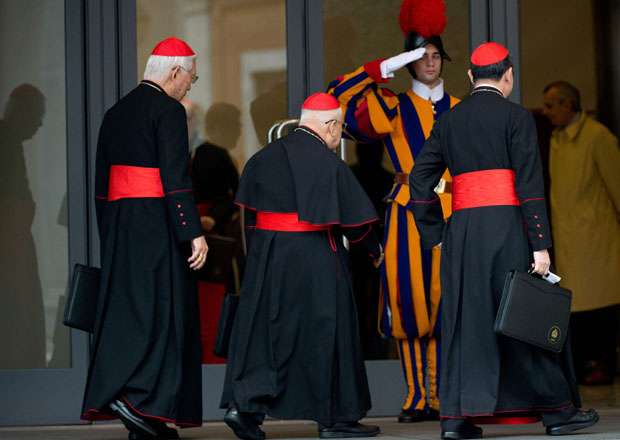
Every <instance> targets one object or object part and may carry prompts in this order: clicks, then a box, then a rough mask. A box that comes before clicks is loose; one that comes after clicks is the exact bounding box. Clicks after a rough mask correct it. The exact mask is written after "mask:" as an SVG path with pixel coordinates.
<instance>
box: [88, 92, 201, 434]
mask: <svg viewBox="0 0 620 440" xmlns="http://www.w3.org/2000/svg"><path fill="white" fill-rule="evenodd" d="M96 166H97V168H96V187H95V192H96V203H97V222H98V226H99V234H100V239H101V266H102V280H101V291H100V296H99V303H98V307H97V320H96V324H95V332H94V335H93V344H92V356H91V363H90V368H89V373H88V382H87V386H86V393H85V397H84V404H83V417H84V418H86V419H90V420H96V419H105V418H110V417H112V416H113V414H112V413H111V412H110V411H109V409H108V408H107V405H108V404H109V403H110V401H112V400H114V399H117V398H122V399H125V400H126V401H127V403H128V404H129V405H131V406H132V407H134V408H135V409H136V410H137V411H139V412H140V413H143V414H144V415H146V416H154V417H158V418H159V419H160V420H161V419H163V420H166V421H170V422H174V423H176V424H178V425H180V426H194V425H200V424H201V420H202V385H201V363H200V359H201V345H200V330H199V322H198V319H199V317H198V305H197V292H196V285H195V280H194V279H193V276H192V274H191V273H190V272H191V271H190V269H189V267H188V263H187V258H188V257H189V255H190V253H191V252H190V241H191V239H193V238H195V237H198V236H200V235H202V228H201V226H200V220H199V218H198V213H197V211H196V206H195V203H194V196H193V193H192V190H191V181H190V178H189V173H188V168H189V156H188V140H187V125H186V116H185V110H184V109H183V106H182V105H181V104H180V103H179V102H177V101H176V100H174V99H173V98H171V97H169V96H167V95H166V94H165V93H164V91H163V90H162V89H160V88H159V87H158V86H156V85H155V84H154V83H150V82H146V81H144V82H142V83H141V84H140V85H139V86H138V87H137V88H136V89H134V90H133V91H131V92H130V93H129V94H128V95H127V96H125V97H124V98H122V99H121V100H120V101H119V102H118V103H117V104H116V105H114V106H113V107H112V108H111V109H110V110H108V112H107V113H106V115H105V117H104V120H103V124H102V126H101V129H100V133H99V143H98V147H97V164H96ZM112 167H117V168H116V169H119V168H122V169H123V170H125V171H126V172H127V175H128V176H129V177H128V178H127V179H126V182H122V181H121V182H116V188H117V189H118V188H120V191H121V192H123V191H125V189H124V188H126V191H127V192H128V193H131V192H132V191H133V192H135V191H136V190H137V191H138V192H137V194H135V193H134V194H127V196H126V197H123V198H120V199H119V200H115V201H110V200H109V198H110V197H108V195H109V194H108V186H109V185H110V183H111V182H110V172H111V171H110V170H111V169H112ZM145 169H155V174H156V175H157V171H156V170H157V169H159V176H160V178H161V187H162V189H163V191H162V195H161V196H160V197H139V195H140V191H141V188H142V187H143V186H144V182H143V181H137V180H136V178H133V177H132V176H135V173H137V172H140V171H144V170H145ZM147 183H148V182H147ZM113 186H114V185H113ZM147 186H148V185H147ZM110 191H111V190H110Z"/></svg>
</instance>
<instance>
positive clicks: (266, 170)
mask: <svg viewBox="0 0 620 440" xmlns="http://www.w3.org/2000/svg"><path fill="white" fill-rule="evenodd" d="M342 126H343V122H342V113H341V110H340V106H339V104H338V102H337V101H336V99H335V98H333V97H332V96H330V95H327V94H325V93H317V94H315V95H312V96H311V97H309V98H308V99H307V100H306V101H305V103H304V107H303V109H302V116H301V122H300V126H299V127H298V128H297V129H295V131H294V132H292V133H291V134H289V135H288V136H286V137H284V138H282V139H279V140H277V141H275V142H273V143H271V144H269V145H267V146H266V147H265V148H264V149H263V150H261V151H260V152H258V153H257V154H255V155H254V156H253V157H252V158H251V159H250V160H249V161H248V163H247V164H246V166H245V169H244V171H243V174H242V176H241V181H240V184H239V191H238V193H237V197H236V201H237V203H238V204H239V205H240V206H242V207H243V209H244V210H245V216H246V225H245V226H246V227H247V231H248V232H247V241H248V256H247V262H246V269H245V274H244V279H243V282H242V286H241V293H240V295H241V296H240V301H239V308H238V310H237V315H236V318H235V322H234V327H233V331H232V337H231V341H230V353H229V358H228V366H227V370H226V380H225V384H224V392H223V396H222V401H221V406H222V408H228V412H227V413H226V417H225V419H224V420H225V421H226V423H227V424H228V425H229V426H230V427H231V428H232V429H233V431H234V432H235V434H237V436H239V437H240V438H243V439H252V440H259V439H262V438H264V432H263V431H262V430H260V428H259V427H258V425H259V424H260V422H261V420H262V418H263V417H264V415H265V414H267V415H270V416H272V417H276V418H281V419H309V420H314V421H317V422H318V423H319V436H320V437H321V438H338V437H370V436H374V435H377V433H378V432H379V429H378V427H374V426H365V425H362V424H360V423H358V420H360V419H361V418H362V417H364V416H365V414H366V412H367V411H368V410H369V409H370V395H369V391H368V381H367V377H366V370H365V367H364V359H363V355H362V350H361V345H360V339H359V334H358V332H359V329H358V322H357V315H356V310H355V302H354V294H353V291H352V287H351V279H350V274H349V267H348V261H347V251H346V249H345V248H344V246H343V240H342V237H343V235H344V236H345V237H347V238H348V240H349V243H351V245H353V246H356V245H357V246H364V247H365V248H366V250H367V252H368V254H370V256H371V257H372V258H373V259H375V261H376V263H379V262H380V260H381V258H382V251H381V246H380V244H379V242H378V240H377V238H376V236H375V234H374V232H373V229H372V223H374V222H376V221H377V215H376V213H375V210H374V208H373V206H372V203H371V202H370V200H369V199H368V197H367V196H366V194H365V193H364V190H363V189H362V187H361V186H360V184H359V183H358V182H357V180H356V179H355V177H354V175H353V173H352V172H351V170H350V169H349V168H348V167H347V165H346V164H345V163H344V162H343V161H342V160H340V158H339V157H338V156H337V155H335V154H334V153H333V152H332V151H330V149H336V148H337V147H338V145H339V142H340V137H341V134H342Z"/></svg>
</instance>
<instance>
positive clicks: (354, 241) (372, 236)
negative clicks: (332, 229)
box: [342, 224, 381, 259]
mask: <svg viewBox="0 0 620 440" xmlns="http://www.w3.org/2000/svg"><path fill="white" fill-rule="evenodd" d="M342 233H343V234H344V236H345V237H347V240H349V243H350V244H351V246H363V247H364V249H366V251H368V255H370V256H371V257H372V258H373V259H377V258H379V257H380V256H381V245H380V244H379V240H378V239H377V234H376V233H375V229H374V227H373V225H372V224H366V225H362V226H356V227H346V228H342Z"/></svg>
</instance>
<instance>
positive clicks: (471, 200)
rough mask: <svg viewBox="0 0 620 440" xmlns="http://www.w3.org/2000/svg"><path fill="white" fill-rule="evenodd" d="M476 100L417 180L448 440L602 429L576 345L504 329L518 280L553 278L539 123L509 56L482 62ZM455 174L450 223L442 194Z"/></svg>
mask: <svg viewBox="0 0 620 440" xmlns="http://www.w3.org/2000/svg"><path fill="white" fill-rule="evenodd" d="M469 75H470V79H471V81H472V83H473V85H474V87H473V90H472V92H471V96H468V97H467V98H466V99H464V100H463V102H461V103H460V104H459V105H458V106H457V107H456V108H455V109H454V110H452V111H451V112H449V113H446V114H445V115H444V116H442V118H441V119H440V120H439V121H438V122H437V123H436V124H435V126H434V127H433V131H432V133H431V135H430V137H429V138H428V140H427V141H426V143H425V145H424V148H423V149H422V152H421V153H420V155H419V156H418V160H417V161H416V164H415V165H414V167H413V171H412V173H411V176H410V188H411V198H412V200H411V203H412V210H413V213H414V216H415V220H416V224H417V225H418V228H419V231H420V235H421V241H422V246H423V247H424V248H425V249H431V248H434V247H435V248H436V247H437V246H439V245H441V252H442V262H441V286H442V323H441V334H442V338H443V344H444V346H443V348H442V352H441V364H442V365H443V374H442V380H441V387H440V399H441V429H442V433H441V438H442V439H474V438H482V429H481V428H480V427H478V426H476V425H477V424H486V423H510V424H515V423H535V422H538V421H540V420H542V422H543V424H544V426H545V427H546V432H547V434H548V435H562V434H568V433H570V432H573V431H577V430H580V429H584V428H587V427H589V426H592V425H593V424H595V423H596V422H597V421H598V415H597V413H596V411H594V410H588V411H584V410H581V409H579V408H580V406H581V402H580V398H579V392H578V390H577V387H576V383H575V377H574V371H573V368H572V359H571V354H570V343H567V344H566V346H565V347H564V350H563V352H562V353H561V354H556V353H553V352H551V351H546V350H543V349H541V348H538V347H535V346H533V345H530V344H527V343H524V342H521V341H518V340H516V339H513V338H509V337H506V336H501V335H498V334H496V333H495V332H494V323H495V317H496V316H497V309H498V307H499V304H500V301H501V296H502V291H503V286H504V281H505V279H506V275H507V274H508V272H510V271H512V270H519V271H522V272H525V271H527V270H529V269H530V268H531V269H532V270H533V271H535V272H537V273H539V274H545V273H547V272H548V270H549V265H550V259H549V253H548V251H547V249H548V248H549V247H551V237H550V234H549V222H548V219H547V211H546V207H545V199H544V193H545V191H544V184H543V176H542V166H541V161H540V154H539V148H538V140H537V136H536V126H535V124H534V118H533V117H532V114H531V113H530V112H529V111H527V110H526V109H525V108H523V107H521V106H520V105H518V104H514V103H512V102H510V101H509V100H508V99H507V98H508V96H509V95H510V93H511V92H512V87H513V73H512V62H511V60H510V56H509V53H508V50H507V49H506V48H505V47H503V46H501V45H500V44H497V43H485V44H483V45H481V46H480V47H478V48H477V49H476V50H475V51H474V52H473V54H472V56H471V70H470V72H469ZM446 168H447V169H448V170H449V171H450V174H451V175H452V176H453V180H452V183H453V192H452V216H451V217H450V219H449V221H448V224H447V226H446V224H445V221H444V216H443V214H442V204H441V203H440V201H439V199H438V197H437V195H436V193H435V191H434V188H435V186H436V185H437V183H438V182H439V180H440V178H441V176H442V175H443V174H444V173H445V170H446Z"/></svg>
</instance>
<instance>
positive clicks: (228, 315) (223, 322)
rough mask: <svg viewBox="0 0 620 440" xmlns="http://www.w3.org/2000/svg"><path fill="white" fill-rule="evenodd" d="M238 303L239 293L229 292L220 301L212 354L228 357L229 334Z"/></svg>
mask: <svg viewBox="0 0 620 440" xmlns="http://www.w3.org/2000/svg"><path fill="white" fill-rule="evenodd" d="M238 305H239V295H232V294H230V293H228V294H226V295H225V296H224V301H222V309H221V311H220V320H219V321H218V323H217V336H216V337H215V346H214V347H213V354H215V355H216V356H219V357H222V358H226V357H228V346H229V344H230V335H231V333H232V328H233V323H234V322H235V315H236V314H237V306H238Z"/></svg>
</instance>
